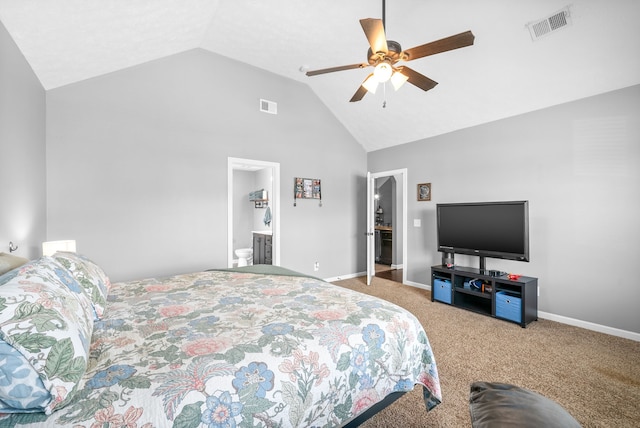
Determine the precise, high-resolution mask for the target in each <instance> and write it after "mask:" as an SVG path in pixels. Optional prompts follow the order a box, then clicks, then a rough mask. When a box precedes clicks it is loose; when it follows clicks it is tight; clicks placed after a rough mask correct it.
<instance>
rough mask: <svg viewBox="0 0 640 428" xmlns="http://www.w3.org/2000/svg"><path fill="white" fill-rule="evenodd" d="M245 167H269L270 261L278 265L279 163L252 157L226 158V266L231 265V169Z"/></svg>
mask: <svg viewBox="0 0 640 428" xmlns="http://www.w3.org/2000/svg"><path fill="white" fill-rule="evenodd" d="M247 167H256V168H271V176H272V177H273V183H272V191H271V195H270V198H269V206H270V207H271V217H272V219H273V220H272V224H271V230H272V232H273V239H272V245H273V250H272V251H273V252H272V257H273V261H272V263H273V264H274V265H276V266H280V164H279V163H278V162H267V161H260V160H254V159H242V158H232V157H229V158H227V267H233V171H234V170H236V169H237V170H243V169H244V170H246V168H247Z"/></svg>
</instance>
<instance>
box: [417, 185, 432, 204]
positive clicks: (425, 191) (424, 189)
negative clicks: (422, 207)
mask: <svg viewBox="0 0 640 428" xmlns="http://www.w3.org/2000/svg"><path fill="white" fill-rule="evenodd" d="M418 200H419V201H430V200H431V183H420V184H418Z"/></svg>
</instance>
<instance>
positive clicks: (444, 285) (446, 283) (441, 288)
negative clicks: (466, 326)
mask: <svg viewBox="0 0 640 428" xmlns="http://www.w3.org/2000/svg"><path fill="white" fill-rule="evenodd" d="M433 298H434V299H435V300H437V301H439V302H444V303H448V304H451V281H450V280H448V279H440V278H434V279H433Z"/></svg>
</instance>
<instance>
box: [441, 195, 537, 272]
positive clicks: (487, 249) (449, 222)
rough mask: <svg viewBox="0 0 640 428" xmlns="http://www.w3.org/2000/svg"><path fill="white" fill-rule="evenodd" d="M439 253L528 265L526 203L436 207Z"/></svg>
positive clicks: (484, 203) (481, 267)
mask: <svg viewBox="0 0 640 428" xmlns="http://www.w3.org/2000/svg"><path fill="white" fill-rule="evenodd" d="M436 211H437V222H438V227H437V236H438V238H437V239H438V251H441V252H445V253H457V254H470V255H473V256H479V257H480V269H484V258H485V257H493V258H499V259H509V260H518V261H521V262H528V261H529V202H528V201H509V202H468V203H447V204H437V205H436Z"/></svg>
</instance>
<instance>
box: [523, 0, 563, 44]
mask: <svg viewBox="0 0 640 428" xmlns="http://www.w3.org/2000/svg"><path fill="white" fill-rule="evenodd" d="M571 23H572V22H571V13H570V11H569V6H567V7H565V8H564V9H562V10H560V11H559V12H556V13H554V14H553V15H551V16H549V17H546V18H544V19H539V20H537V21H534V22H530V23H528V24H527V28H529V33H531V39H532V40H533V41H536V40H538V39H539V38H540V37H544V36H546V35H548V34H551V33H553V32H554V31H558V30H560V29H562V28H565V27H567V26H569V25H571Z"/></svg>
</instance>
